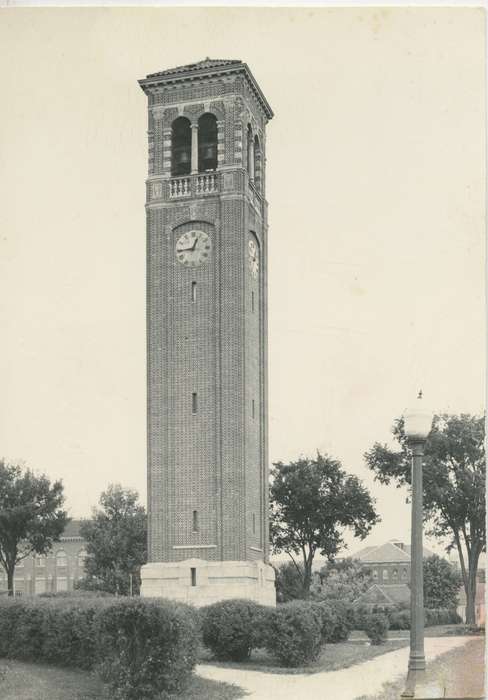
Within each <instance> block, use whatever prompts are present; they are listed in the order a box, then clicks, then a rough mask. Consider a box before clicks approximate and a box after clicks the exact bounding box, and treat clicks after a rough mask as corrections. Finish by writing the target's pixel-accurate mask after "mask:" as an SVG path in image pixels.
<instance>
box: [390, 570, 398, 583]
mask: <svg viewBox="0 0 488 700" xmlns="http://www.w3.org/2000/svg"><path fill="white" fill-rule="evenodd" d="M391 576H392V578H393V580H394V581H398V569H393V572H392V575H391Z"/></svg>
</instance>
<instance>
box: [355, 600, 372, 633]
mask: <svg viewBox="0 0 488 700" xmlns="http://www.w3.org/2000/svg"><path fill="white" fill-rule="evenodd" d="M368 616H369V612H368V610H367V608H366V607H364V606H358V607H356V608H354V609H353V614H352V629H355V630H364V627H365V625H366V620H367V618H368Z"/></svg>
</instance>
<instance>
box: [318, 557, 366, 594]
mask: <svg viewBox="0 0 488 700" xmlns="http://www.w3.org/2000/svg"><path fill="white" fill-rule="evenodd" d="M372 584H373V576H372V574H371V570H370V569H368V568H367V567H365V566H364V565H363V564H361V562H360V561H358V560H357V559H352V558H351V557H348V558H346V559H341V560H336V561H329V562H327V563H326V564H325V566H324V567H322V569H321V570H320V573H319V575H318V576H317V577H315V578H314V580H313V582H312V585H311V588H310V590H311V593H312V596H313V597H314V598H316V599H317V600H327V601H331V602H333V601H342V602H345V603H353V602H354V601H355V600H356V599H357V598H359V596H360V595H361V594H362V593H364V592H365V591H367V590H368V588H369V587H370V586H371V585H372Z"/></svg>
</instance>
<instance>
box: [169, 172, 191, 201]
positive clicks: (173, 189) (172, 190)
mask: <svg viewBox="0 0 488 700" xmlns="http://www.w3.org/2000/svg"><path fill="white" fill-rule="evenodd" d="M190 195H191V178H189V177H177V178H173V179H172V180H170V181H169V196H170V199H175V198H176V197H189V196H190Z"/></svg>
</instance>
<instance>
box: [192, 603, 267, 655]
mask: <svg viewBox="0 0 488 700" xmlns="http://www.w3.org/2000/svg"><path fill="white" fill-rule="evenodd" d="M268 610H269V609H268V608H265V607H264V606H263V605H258V604H257V603H254V602H253V601H251V600H239V599H236V600H224V601H221V602H218V603H213V604H212V605H209V606H207V607H206V608H203V609H202V610H201V620H202V633H203V643H204V644H205V646H207V647H208V648H209V649H210V650H211V651H212V653H213V654H214V656H215V657H216V658H217V659H219V660H222V661H225V660H233V661H244V660H245V659H248V658H249V656H250V654H251V651H252V649H254V648H256V647H258V646H263V644H264V640H263V635H264V624H265V617H266V615H267V613H268Z"/></svg>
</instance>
